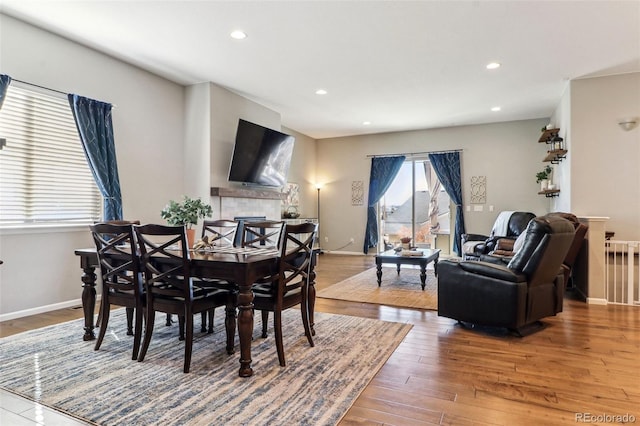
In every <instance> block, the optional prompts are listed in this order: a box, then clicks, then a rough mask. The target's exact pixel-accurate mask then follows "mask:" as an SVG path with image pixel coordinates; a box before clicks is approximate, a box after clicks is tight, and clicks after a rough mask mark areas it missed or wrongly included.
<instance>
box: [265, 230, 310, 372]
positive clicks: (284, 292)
mask: <svg viewBox="0 0 640 426" xmlns="http://www.w3.org/2000/svg"><path fill="white" fill-rule="evenodd" d="M317 233H318V225H317V224H315V223H302V224H299V225H289V224H287V225H285V227H284V232H283V235H282V244H281V247H280V255H279V257H278V273H277V275H274V276H273V277H271V280H269V281H264V280H263V281H260V282H258V283H256V284H254V285H253V288H252V289H253V292H254V300H253V306H254V309H256V310H259V311H261V313H262V337H266V336H267V322H268V319H269V312H273V328H274V334H275V338H276V349H277V351H278V361H279V362H280V365H281V366H283V367H284V366H285V365H286V362H285V356H284V347H283V343H282V311H283V310H285V309H289V308H291V307H293V306H295V305H298V304H300V311H301V313H302V323H303V325H304V334H305V336H307V340H308V341H309V346H311V347H313V346H314V343H313V337H312V330H311V324H310V319H309V285H310V279H311V277H310V275H311V263H312V256H313V244H314V241H315V238H316V235H317Z"/></svg>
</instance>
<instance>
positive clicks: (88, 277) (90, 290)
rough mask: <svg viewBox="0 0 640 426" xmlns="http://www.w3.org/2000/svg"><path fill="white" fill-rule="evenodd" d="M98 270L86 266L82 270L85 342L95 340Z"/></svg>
mask: <svg viewBox="0 0 640 426" xmlns="http://www.w3.org/2000/svg"><path fill="white" fill-rule="evenodd" d="M95 271H96V268H94V267H93V266H85V267H83V268H82V272H83V275H82V283H83V284H82V310H83V312H84V336H83V337H82V339H83V340H84V341H88V340H95V338H96V335H95V333H94V332H93V329H94V325H93V313H94V311H95V309H96V274H95Z"/></svg>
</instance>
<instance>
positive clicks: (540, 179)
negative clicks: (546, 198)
mask: <svg viewBox="0 0 640 426" xmlns="http://www.w3.org/2000/svg"><path fill="white" fill-rule="evenodd" d="M551 172H553V169H552V168H551V166H550V165H548V164H547V165H546V166H545V167H544V169H542V171H541V172H538V173H536V182H537V183H539V184H540V189H541V190H542V191H544V190H545V189H547V186H548V184H549V181H550V180H551Z"/></svg>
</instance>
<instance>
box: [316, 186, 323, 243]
mask: <svg viewBox="0 0 640 426" xmlns="http://www.w3.org/2000/svg"><path fill="white" fill-rule="evenodd" d="M320 188H322V185H320V184H319V183H317V184H316V189H317V190H318V219H317V220H318V254H322V253H323V251H322V246H321V245H320Z"/></svg>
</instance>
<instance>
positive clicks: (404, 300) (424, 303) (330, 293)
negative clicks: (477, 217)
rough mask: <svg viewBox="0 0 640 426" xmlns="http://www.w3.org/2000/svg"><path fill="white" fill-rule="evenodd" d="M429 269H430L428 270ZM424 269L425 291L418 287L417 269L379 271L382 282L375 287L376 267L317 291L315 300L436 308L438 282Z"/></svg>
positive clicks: (383, 269) (430, 269) (431, 273)
mask: <svg viewBox="0 0 640 426" xmlns="http://www.w3.org/2000/svg"><path fill="white" fill-rule="evenodd" d="M429 267H430V268H429ZM429 267H428V268H427V278H426V281H425V283H426V285H425V288H424V290H422V287H421V285H420V270H419V269H416V268H411V267H409V268H405V267H402V268H401V269H400V274H398V273H397V272H396V268H395V266H394V267H391V268H389V267H384V266H383V268H382V283H381V285H380V287H378V278H377V276H376V268H375V267H374V268H371V269H368V270H366V271H364V272H360V273H359V274H356V275H354V276H352V277H349V278H347V279H346V280H344V281H340V282H339V283H335V284H333V285H331V286H329V287H327V288H325V289H323V290H321V291H319V292H318V297H324V298H326V299H339V300H348V301H351V302H364V303H375V304H378V305H388V306H397V307H402V308H416V309H428V310H437V309H438V279H437V278H436V276H435V274H434V272H433V269H432V268H433V267H432V266H431V264H430V265H429Z"/></svg>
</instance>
